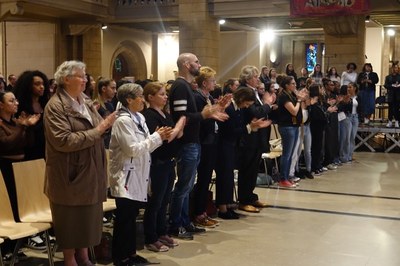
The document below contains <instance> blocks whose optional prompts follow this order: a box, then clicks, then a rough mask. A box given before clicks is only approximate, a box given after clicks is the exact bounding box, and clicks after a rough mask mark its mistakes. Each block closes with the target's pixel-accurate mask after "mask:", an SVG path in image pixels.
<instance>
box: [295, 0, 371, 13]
mask: <svg viewBox="0 0 400 266" xmlns="http://www.w3.org/2000/svg"><path fill="white" fill-rule="evenodd" d="M369 10H370V0H291V1H290V15H291V16H346V15H362V14H366V13H368V12H369Z"/></svg>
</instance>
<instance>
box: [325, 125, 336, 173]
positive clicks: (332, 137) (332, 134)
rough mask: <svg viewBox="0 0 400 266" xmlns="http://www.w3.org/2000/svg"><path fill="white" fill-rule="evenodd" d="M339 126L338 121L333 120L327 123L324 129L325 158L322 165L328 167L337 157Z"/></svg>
mask: <svg viewBox="0 0 400 266" xmlns="http://www.w3.org/2000/svg"><path fill="white" fill-rule="evenodd" d="M338 132H339V124H338V120H337V119H336V120H334V121H332V122H331V123H329V124H328V125H327V126H326V128H325V138H324V139H325V145H324V149H325V153H324V154H325V156H324V162H323V165H324V166H326V165H329V164H331V163H333V161H334V160H335V158H337V157H338V156H339V136H338Z"/></svg>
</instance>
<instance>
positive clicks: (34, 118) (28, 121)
mask: <svg viewBox="0 0 400 266" xmlns="http://www.w3.org/2000/svg"><path fill="white" fill-rule="evenodd" d="M40 117H41V114H34V115H27V114H26V113H25V112H22V113H21V115H20V116H19V117H18V118H16V119H14V121H15V123H17V124H19V125H23V126H26V127H29V126H33V125H35V124H36V123H37V122H38V121H39V119H40Z"/></svg>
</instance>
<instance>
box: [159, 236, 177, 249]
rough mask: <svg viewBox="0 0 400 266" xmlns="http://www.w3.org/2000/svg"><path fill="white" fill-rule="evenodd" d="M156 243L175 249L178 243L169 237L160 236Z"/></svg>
mask: <svg viewBox="0 0 400 266" xmlns="http://www.w3.org/2000/svg"><path fill="white" fill-rule="evenodd" d="M158 241H160V242H161V243H163V244H164V245H167V246H168V247H177V246H179V243H178V241H176V240H175V239H173V238H172V237H170V236H169V235H164V236H160V238H159V239H158Z"/></svg>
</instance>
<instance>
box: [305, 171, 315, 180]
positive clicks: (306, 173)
mask: <svg viewBox="0 0 400 266" xmlns="http://www.w3.org/2000/svg"><path fill="white" fill-rule="evenodd" d="M304 176H305V177H307V178H308V179H314V176H313V175H312V174H311V173H310V172H308V171H306V172H305V173H304Z"/></svg>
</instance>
